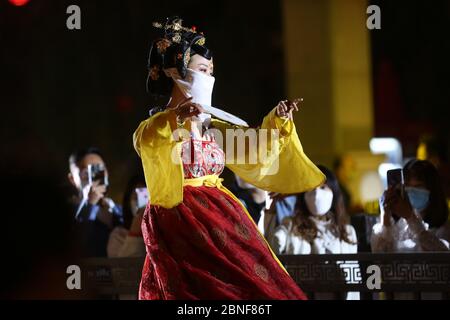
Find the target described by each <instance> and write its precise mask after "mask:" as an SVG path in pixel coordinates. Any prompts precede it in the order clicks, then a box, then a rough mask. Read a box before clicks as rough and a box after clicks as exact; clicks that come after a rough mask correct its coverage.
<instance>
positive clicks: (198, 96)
mask: <svg viewBox="0 0 450 320" xmlns="http://www.w3.org/2000/svg"><path fill="white" fill-rule="evenodd" d="M165 71H166V74H167V75H168V76H169V77H171V78H172V79H173V81H174V82H175V83H176V84H177V86H178V88H179V89H180V90H181V92H182V93H183V95H184V96H185V97H186V98H189V97H192V102H195V103H198V104H200V105H206V106H211V98H212V92H213V89H214V82H215V78H214V77H212V76H208V75H206V74H204V73H203V72H199V71H195V70H192V69H189V68H188V69H187V72H186V77H185V78H184V79H181V77H180V75H179V74H178V71H177V69H175V68H170V69H166V70H165Z"/></svg>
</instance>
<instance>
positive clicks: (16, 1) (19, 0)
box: [9, 0, 30, 7]
mask: <svg viewBox="0 0 450 320" xmlns="http://www.w3.org/2000/svg"><path fill="white" fill-rule="evenodd" d="M28 2H30V0H9V3H11V4H12V5H14V6H16V7H22V6H24V5H26V4H27V3H28Z"/></svg>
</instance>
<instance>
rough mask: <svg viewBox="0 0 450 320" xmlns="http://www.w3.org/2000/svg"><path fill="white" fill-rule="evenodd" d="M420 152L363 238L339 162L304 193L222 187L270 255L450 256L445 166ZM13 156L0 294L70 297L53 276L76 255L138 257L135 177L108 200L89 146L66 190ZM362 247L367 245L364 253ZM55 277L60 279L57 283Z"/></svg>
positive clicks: (140, 200)
mask: <svg viewBox="0 0 450 320" xmlns="http://www.w3.org/2000/svg"><path fill="white" fill-rule="evenodd" d="M419 151H420V152H418V157H417V158H419V159H420V160H419V159H412V160H409V161H408V162H407V163H406V164H405V165H404V167H403V174H404V185H403V187H402V188H400V187H399V186H392V187H390V188H388V189H387V190H386V191H385V192H384V194H383V196H382V197H381V199H380V206H379V207H380V215H379V216H378V217H377V218H376V219H377V221H375V222H376V223H374V225H373V228H370V230H369V229H368V230H363V232H361V227H360V225H358V223H355V221H356V220H355V219H354V217H355V216H358V215H357V214H354V210H353V209H352V208H350V205H349V200H348V199H349V197H350V195H349V193H348V192H347V191H346V190H345V188H343V187H342V183H341V181H340V180H341V179H340V177H341V173H340V172H339V166H337V167H335V168H334V170H330V169H329V168H326V167H324V166H319V168H320V169H321V170H322V172H323V173H324V174H325V176H326V178H327V179H326V182H325V183H324V184H323V185H321V186H318V187H317V188H316V189H314V190H311V191H309V192H306V193H302V194H294V195H283V194H274V193H268V192H266V191H264V190H259V189H257V188H255V187H254V186H252V185H249V184H248V183H246V182H245V181H243V180H242V179H240V178H239V177H235V178H236V179H235V181H234V182H233V184H232V185H229V189H230V190H231V191H232V192H233V193H234V194H235V195H236V196H237V198H239V199H240V201H242V203H243V205H244V206H245V207H246V208H247V210H248V212H249V213H250V215H251V216H252V218H253V219H254V221H255V222H256V223H257V224H258V227H259V229H260V231H261V232H262V233H263V234H264V236H265V237H266V238H267V240H268V243H269V244H270V245H271V247H272V249H273V250H274V252H275V253H277V254H339V253H356V252H361V251H373V252H423V251H448V250H449V242H450V224H449V220H448V212H449V210H448V202H447V201H448V200H447V199H448V198H449V193H448V190H449V189H448V185H449V178H448V177H449V175H448V170H447V167H446V162H445V159H444V158H442V157H440V156H439V154H438V153H436V152H434V151H433V145H432V144H431V145H427V144H426V143H424V144H423V145H421V147H419ZM35 155H38V153H35ZM13 160H14V161H11V162H10V165H7V166H4V167H3V168H2V177H3V178H2V179H3V181H2V182H3V183H4V185H6V186H8V188H6V189H5V192H4V197H5V199H6V201H4V210H5V211H4V212H5V213H6V212H8V213H9V214H5V215H4V217H5V219H6V221H5V226H6V228H5V229H4V232H3V233H1V235H2V237H3V239H2V240H3V242H4V243H8V244H10V245H8V246H6V247H5V250H6V251H5V256H8V257H9V261H10V262H9V263H3V264H2V267H1V268H2V270H1V271H2V274H5V275H11V276H10V277H5V279H4V281H3V289H4V290H3V291H2V294H7V295H8V297H13V296H17V297H35V296H39V297H66V296H69V297H70V295H72V294H73V292H70V291H68V290H67V288H66V286H65V284H66V274H65V272H62V273H61V272H56V271H57V270H59V271H61V270H64V271H65V268H67V266H68V265H72V264H76V263H77V262H78V261H80V260H77V259H78V258H79V259H83V258H84V257H140V256H142V257H143V256H144V255H145V254H146V249H145V245H144V240H143V236H142V230H141V221H142V218H143V214H144V210H145V206H146V204H147V201H146V198H145V192H144V193H143V190H144V191H145V179H144V177H143V174H136V175H134V176H131V177H129V182H128V184H127V185H126V186H124V188H123V192H122V194H123V199H122V201H116V199H114V200H112V199H111V198H110V196H109V194H110V186H109V173H108V166H107V161H106V159H105V158H104V156H103V155H102V153H101V152H100V150H99V149H97V148H86V149H83V150H79V151H76V152H74V153H73V154H72V155H71V156H70V158H69V173H68V176H67V182H69V184H70V185H71V188H70V190H71V191H70V192H66V191H65V189H62V188H59V186H60V181H58V179H56V178H52V177H54V175H52V174H51V168H52V167H51V166H48V167H49V168H48V170H49V171H46V172H38V171H36V172H35V171H33V169H32V167H30V168H27V167H24V166H23V165H21V164H20V163H19V162H20V161H23V159H22V158H14V159H13ZM34 161H39V159H37V158H36V159H34ZM13 162H14V163H13ZM15 168H21V169H20V170H19V169H15ZM333 171H334V172H333ZM143 194H144V197H143ZM150 196H151V195H150ZM147 197H148V195H147ZM370 217H371V218H373V217H374V216H373V215H371V216H370ZM374 219H375V218H374ZM364 238H368V240H366V239H364ZM362 242H367V245H368V246H367V248H366V249H363V248H364V247H362V246H361V243H362ZM60 269H61V270H60ZM58 275H59V276H60V277H61V279H56V278H57V277H58ZM19 279H20V281H19ZM36 288H37V289H36ZM35 290H40V291H39V292H35ZM11 292H12V295H11ZM347 298H352V297H351V296H350V295H348V296H347Z"/></svg>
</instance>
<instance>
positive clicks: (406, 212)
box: [371, 160, 450, 252]
mask: <svg viewBox="0 0 450 320" xmlns="http://www.w3.org/2000/svg"><path fill="white" fill-rule="evenodd" d="M388 176H389V175H388ZM391 176H392V177H395V176H396V175H395V174H393V175H391ZM397 176H398V175H397ZM403 179H404V183H402V181H401V179H395V178H391V179H388V180H390V181H388V185H390V186H389V187H388V189H387V190H386V191H385V192H384V194H383V196H382V198H381V201H380V202H381V205H380V209H381V222H380V223H378V224H376V225H375V226H374V227H373V232H372V238H371V243H372V251H373V252H422V251H448V250H449V241H450V225H449V222H448V206H447V202H446V198H445V194H444V190H443V188H442V184H441V182H440V180H439V176H438V173H437V171H436V169H435V167H434V166H433V165H432V164H431V163H430V162H429V161H426V160H411V161H409V162H408V163H407V164H406V165H405V166H404V168H403ZM393 180H394V181H396V182H395V183H393V182H392V181H393Z"/></svg>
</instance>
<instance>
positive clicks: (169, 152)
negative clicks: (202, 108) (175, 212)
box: [133, 110, 183, 208]
mask: <svg viewBox="0 0 450 320" xmlns="http://www.w3.org/2000/svg"><path fill="white" fill-rule="evenodd" d="M176 128H177V123H176V117H175V114H174V113H173V112H172V111H169V110H167V111H163V112H159V113H157V114H155V115H153V116H151V117H150V118H148V119H147V120H145V121H142V122H141V124H140V125H139V127H138V128H137V129H136V131H135V132H134V134H133V144H134V148H135V150H136V152H137V153H138V154H139V156H140V157H141V160H142V166H143V168H144V175H145V181H146V184H147V189H148V191H149V195H150V203H151V204H152V205H158V206H161V207H164V208H172V207H175V206H176V205H178V204H179V203H181V202H182V201H183V167H182V163H181V157H180V154H181V151H180V150H181V149H180V148H181V142H179V141H175V139H174V137H173V134H172V133H173V131H174V130H175V129H176Z"/></svg>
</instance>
